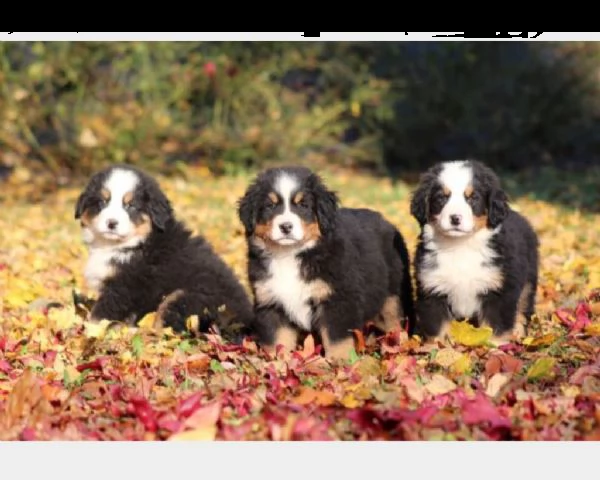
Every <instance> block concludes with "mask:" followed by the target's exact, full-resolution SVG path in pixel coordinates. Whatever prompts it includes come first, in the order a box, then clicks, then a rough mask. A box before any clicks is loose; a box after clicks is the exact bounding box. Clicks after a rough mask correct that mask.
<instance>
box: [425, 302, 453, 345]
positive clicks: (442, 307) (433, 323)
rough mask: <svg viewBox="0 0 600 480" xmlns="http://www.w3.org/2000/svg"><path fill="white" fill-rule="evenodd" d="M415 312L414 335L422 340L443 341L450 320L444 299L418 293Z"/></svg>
mask: <svg viewBox="0 0 600 480" xmlns="http://www.w3.org/2000/svg"><path fill="white" fill-rule="evenodd" d="M416 312H417V324H416V333H417V334H418V335H420V336H422V337H423V338H424V339H430V338H431V339H433V340H434V341H437V340H440V341H443V339H444V336H445V334H446V330H447V327H448V325H449V323H448V322H449V321H450V320H451V319H452V316H451V314H450V310H449V309H448V303H447V300H446V297H442V296H438V295H426V294H424V293H422V292H420V294H419V298H418V299H417V305H416Z"/></svg>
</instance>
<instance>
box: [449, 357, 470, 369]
mask: <svg viewBox="0 0 600 480" xmlns="http://www.w3.org/2000/svg"><path fill="white" fill-rule="evenodd" d="M450 370H452V371H453V372H456V373H466V372H468V371H469V370H471V358H470V357H469V356H468V355H466V354H464V353H463V354H462V355H461V356H460V357H459V358H458V359H457V360H456V361H455V362H454V363H453V364H452V366H451V367H450Z"/></svg>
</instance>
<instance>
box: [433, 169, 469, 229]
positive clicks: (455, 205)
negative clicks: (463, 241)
mask: <svg viewBox="0 0 600 480" xmlns="http://www.w3.org/2000/svg"><path fill="white" fill-rule="evenodd" d="M439 180H440V183H441V184H442V186H444V187H445V188H446V189H447V190H449V191H450V197H449V198H448V200H447V202H446V204H445V205H444V208H442V211H441V212H440V214H439V216H438V218H437V220H436V221H437V224H438V226H439V227H440V228H441V230H442V231H445V232H449V234H451V235H453V236H455V235H464V234H468V233H471V232H472V231H473V229H474V228H475V221H474V218H473V210H472V209H471V206H470V205H469V203H468V202H467V199H466V198H465V190H466V189H467V187H468V186H469V185H471V184H472V182H473V169H472V167H471V165H470V164H469V162H467V161H454V162H447V163H445V164H444V166H443V168H442V171H441V172H440V174H439ZM455 215H457V216H459V217H460V219H461V220H460V225H458V226H456V225H453V224H452V222H451V218H452V217H453V216H455Z"/></svg>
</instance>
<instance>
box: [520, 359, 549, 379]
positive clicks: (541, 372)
mask: <svg viewBox="0 0 600 480" xmlns="http://www.w3.org/2000/svg"><path fill="white" fill-rule="evenodd" d="M555 363H556V360H554V358H552V357H543V358H538V359H537V360H536V361H535V363H534V364H533V365H532V366H531V367H529V370H527V378H529V379H531V380H538V379H541V378H545V377H551V376H553V375H554V372H553V370H552V369H553V368H554V364H555Z"/></svg>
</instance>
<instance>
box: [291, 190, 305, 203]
mask: <svg viewBox="0 0 600 480" xmlns="http://www.w3.org/2000/svg"><path fill="white" fill-rule="evenodd" d="M303 198H304V192H298V193H297V194H296V195H294V198H293V200H292V201H293V202H294V203H300V202H301V201H302V199H303Z"/></svg>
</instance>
